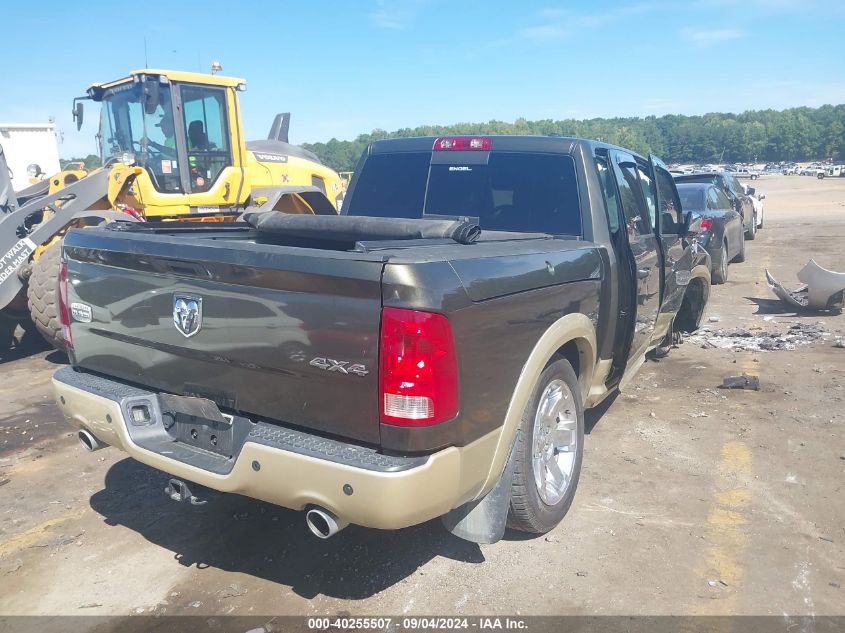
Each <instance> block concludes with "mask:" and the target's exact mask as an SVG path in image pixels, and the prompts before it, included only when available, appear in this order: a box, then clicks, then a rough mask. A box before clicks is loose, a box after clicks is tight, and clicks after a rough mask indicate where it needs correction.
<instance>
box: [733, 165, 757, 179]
mask: <svg viewBox="0 0 845 633" xmlns="http://www.w3.org/2000/svg"><path fill="white" fill-rule="evenodd" d="M733 175H734V176H736V177H737V178H748V179H749V180H757V179H758V178H759V177H760V172H759V171H757V170H755V169H749V168H748V167H740V168H738V169H737V170H736V171H735V172H733Z"/></svg>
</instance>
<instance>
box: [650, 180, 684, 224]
mask: <svg viewBox="0 0 845 633" xmlns="http://www.w3.org/2000/svg"><path fill="white" fill-rule="evenodd" d="M654 178H655V181H656V182H657V197H658V200H659V201H660V231H661V233H662V232H667V233H677V229H678V225H679V224H680V222H681V201H680V200H679V199H678V192H677V190H676V189H675V183H674V182H673V181H672V174H670V173H669V172H668V171H666V170H665V169H663V168H662V167H659V166H656V167H655V169H654Z"/></svg>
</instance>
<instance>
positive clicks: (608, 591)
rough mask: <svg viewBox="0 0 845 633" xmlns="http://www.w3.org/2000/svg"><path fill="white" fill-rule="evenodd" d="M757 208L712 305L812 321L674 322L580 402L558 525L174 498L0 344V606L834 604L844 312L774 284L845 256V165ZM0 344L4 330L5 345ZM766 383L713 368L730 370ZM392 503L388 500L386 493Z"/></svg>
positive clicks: (671, 607)
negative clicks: (390, 516)
mask: <svg viewBox="0 0 845 633" xmlns="http://www.w3.org/2000/svg"><path fill="white" fill-rule="evenodd" d="M755 185H756V186H757V188H758V191H760V192H762V193H764V194H766V200H765V228H764V229H763V230H762V231H761V232H760V233H759V234H758V237H757V240H756V241H754V242H749V244H748V254H749V257H748V261H747V262H746V263H744V264H736V265H732V266H731V268H730V280H729V282H728V283H727V284H726V285H724V286H717V287H714V288H713V293H712V296H711V300H710V307H709V309H708V318H706V319H705V321H706V323H705V325H706V326H707V327H708V328H710V329H711V330H716V329H725V330H732V329H736V328H742V329H744V330H747V331H748V332H750V333H752V334H759V333H761V332H775V333H784V332H786V331H787V330H789V328H790V327H792V326H794V325H796V324H803V325H818V326H819V327H820V329H821V330H822V331H823V332H825V333H826V335H824V336H822V337H820V338H818V339H817V340H815V341H814V342H812V343H810V344H808V345H801V346H798V347H797V348H796V349H794V350H781V351H737V350H733V349H722V348H719V347H715V348H714V347H709V346H707V345H706V344H705V343H702V341H701V340H700V339H696V340H698V342H689V341H687V342H685V343H683V344H682V345H680V346H679V347H678V348H677V349H673V350H672V352H671V354H670V355H669V356H668V358H665V359H663V360H660V361H659V362H655V361H652V362H648V363H646V365H645V366H644V367H643V369H642V370H641V372H640V374H639V376H638V378H637V379H636V380H635V381H634V386H633V387H632V388H631V389H630V390H629V391H628V392H626V393H624V394H621V395H619V396H618V397H616V398H614V399H613V400H612V401H611V402H608V403H606V406H603V407H602V409H601V410H600V411H597V412H593V414H592V415H591V416H590V421H589V434H588V436H587V440H586V454H585V458H584V471H583V475H582V478H581V483H580V486H579V489H578V494H577V495H576V498H575V503H574V505H573V507H572V510H571V511H570V513H569V515H568V516H567V518H566V519H565V520H564V521H563V523H562V524H561V525H560V526H559V527H558V528H557V529H555V530H554V531H553V532H551V533H550V534H548V535H546V536H544V537H539V538H525V537H524V536H521V535H519V534H511V533H508V534H507V536H506V538H505V540H503V541H501V542H500V543H497V544H495V545H484V546H478V545H473V544H470V543H467V542H464V541H461V540H459V539H457V538H454V537H452V536H451V535H449V534H447V533H446V532H445V531H444V530H443V529H442V528H441V526H440V523H439V522H438V521H433V522H430V523H428V524H425V525H421V526H417V527H414V528H409V529H405V530H400V531H397V532H381V531H376V530H368V529H363V528H359V527H355V526H351V527H349V528H348V529H346V530H344V531H342V532H341V533H340V534H338V535H337V536H336V537H334V538H332V539H330V540H328V541H320V540H317V539H316V538H314V537H312V536H311V535H310V534H309V533H308V531H307V529H306V527H305V522H304V517H303V515H302V514H300V513H297V512H291V511H287V510H284V509H281V508H278V507H274V506H270V505H267V504H263V503H258V502H255V501H252V500H249V499H245V498H240V497H225V498H221V499H218V500H216V501H215V502H214V503H211V504H209V505H207V506H203V507H198V508H186V507H181V506H179V505H177V504H175V503H173V502H172V501H169V500H168V499H167V498H166V497H165V495H164V494H163V488H164V486H165V481H166V477H165V475H163V474H162V473H160V472H157V471H154V470H151V469H150V468H147V467H146V466H142V465H140V464H138V463H135V462H133V461H131V460H129V459H127V458H126V456H125V455H124V454H123V453H120V452H118V451H117V450H115V449H107V450H103V451H99V452H95V453H87V452H84V451H83V450H82V449H81V448H80V447H79V445H78V443H77V441H76V439H75V436H74V435H73V433H72V432H71V429H70V427H68V426H67V425H66V424H65V423H64V421H63V419H61V416H60V415H59V413H58V411H57V410H56V408H55V407H54V406H53V404H52V394H51V391H50V383H49V379H50V375H51V373H52V372H53V371H54V370H55V369H56V368H57V367H59V366H61V364H62V363H63V362H64V358H63V357H62V356H61V355H60V354H58V353H50V352H47V351H43V350H42V351H36V352H33V353H31V354H29V355H26V356H19V357H17V358H14V357H13V358H8V357H7V358H6V359H4V361H5V362H2V364H0V368H2V369H0V371H2V376H3V381H2V384H0V614H3V615H10V614H51V615H53V614H56V615H58V614H84V615H95V614H115V615H129V614H140V613H158V614H162V613H166V614H193V615H211V614H229V613H231V614H243V615H255V614H298V615H312V614H338V613H347V614H392V615H402V614H432V613H435V614H438V613H439V614H515V613H520V614H523V615H527V614H583V615H592V614H673V615H687V614H771V615H778V616H780V615H783V614H795V615H799V614H815V615H825V614H827V615H833V614H843V613H845V589H843V585H845V503H843V501H844V500H845V408H843V401H845V400H844V399H845V349H841V348H837V347H835V345H834V344H835V341H836V339H837V336H841V337H843V338H845V315H843V316H830V315H821V316H819V315H811V316H798V315H796V314H795V313H794V312H791V311H789V310H788V309H786V308H785V307H784V306H783V305H781V304H780V303H779V302H778V301H777V300H775V299H774V297H773V296H772V295H771V293H770V292H769V290H768V288H767V287H766V283H765V277H764V272H763V271H764V268H766V267H768V268H770V270H771V271H772V272H773V274H774V275H775V276H776V277H777V278H778V279H780V280H781V281H783V282H784V283H786V285H788V286H792V285H797V280H796V278H795V273H796V272H797V271H798V270H799V269H800V268H801V267H802V266H803V265H804V264H805V263H806V262H807V260H808V259H809V258H810V257H814V258H816V260H817V261H818V262H819V263H820V264H822V265H823V266H825V267H828V268H833V269H837V270H845V178H841V179H840V178H829V179H825V180H823V181H819V180H816V179H815V178H807V177H798V176H791V177H787V176H766V177H763V178H761V179H760V180H759V181H755ZM0 354H2V352H0ZM742 373H746V374H749V375H754V376H758V377H759V381H760V390H759V391H736V390H730V391H728V390H721V389H718V388H717V387H718V386H719V385H720V384H721V383H722V379H723V378H724V377H726V376H731V375H739V374H742ZM385 503H390V500H389V499H385Z"/></svg>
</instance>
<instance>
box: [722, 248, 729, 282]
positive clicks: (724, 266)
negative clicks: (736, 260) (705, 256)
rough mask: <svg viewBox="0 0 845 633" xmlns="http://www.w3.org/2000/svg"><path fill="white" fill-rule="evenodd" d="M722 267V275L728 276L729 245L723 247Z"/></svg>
mask: <svg viewBox="0 0 845 633" xmlns="http://www.w3.org/2000/svg"><path fill="white" fill-rule="evenodd" d="M720 265H721V269H722V277H723V278H724V277H727V275H728V248H727V246H723V247H722V261H721V262H720Z"/></svg>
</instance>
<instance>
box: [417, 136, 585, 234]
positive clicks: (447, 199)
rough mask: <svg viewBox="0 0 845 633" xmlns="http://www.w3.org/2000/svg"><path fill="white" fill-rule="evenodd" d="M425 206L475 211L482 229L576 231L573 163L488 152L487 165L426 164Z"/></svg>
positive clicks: (446, 211)
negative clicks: (427, 174)
mask: <svg viewBox="0 0 845 633" xmlns="http://www.w3.org/2000/svg"><path fill="white" fill-rule="evenodd" d="M425 212H426V213H427V214H433V215H468V216H471V217H477V218H478V219H479V223H480V225H481V228H482V229H491V230H498V231H526V232H533V231H537V232H541V233H562V234H567V235H580V233H581V211H580V205H579V203H578V188H577V186H576V181H575V163H574V162H573V160H572V158H571V157H569V156H564V155H560V154H527V153H525V154H523V153H515V152H514V153H511V152H491V153H490V160H489V161H488V164H487V165H432V166H431V173H430V176H429V181H428V195H427V197H426V201H425Z"/></svg>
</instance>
